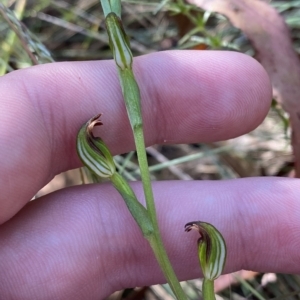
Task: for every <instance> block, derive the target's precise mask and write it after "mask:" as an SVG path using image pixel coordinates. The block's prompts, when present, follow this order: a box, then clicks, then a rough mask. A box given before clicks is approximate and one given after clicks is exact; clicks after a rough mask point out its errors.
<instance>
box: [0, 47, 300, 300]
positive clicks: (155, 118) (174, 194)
mask: <svg viewBox="0 0 300 300" xmlns="http://www.w3.org/2000/svg"><path fill="white" fill-rule="evenodd" d="M135 72H136V77H137V80H138V82H139V84H140V87H141V96H142V100H143V103H142V106H143V115H144V123H145V136H146V140H147V144H148V145H151V144H155V143H163V142H167V143H195V142H213V141H218V140H225V139H229V138H233V137H235V136H238V135H241V134H244V133H247V132H249V131H250V130H252V129H254V128H255V127H256V126H257V125H258V124H259V123H260V122H261V121H262V120H263V118H264V117H265V115H266V113H267V111H268V109H269V106H270V100H271V87H270V83H269V80H268V77H267V75H266V73H265V71H264V70H263V69H262V67H261V66H260V65H259V64H258V63H256V62H255V61H254V60H253V59H251V58H249V57H247V56H244V55H242V54H238V53H233V52H215V51H214V52H202V51H201V52H199V51H196V52H195V51H180V52H178V51H172V52H162V53H155V54H151V55H147V56H143V57H139V58H136V59H135ZM0 99H1V100H0V116H1V117H0V120H1V126H0V143H1V148H0V158H1V178H0V190H1V193H0V223H3V225H1V227H0V270H1V272H0V295H1V296H0V298H1V299H22V300H26V299H31V300H32V299H52V300H53V299H63V300H65V299H100V298H101V299H102V298H104V297H105V296H107V295H109V294H110V293H112V292H113V291H115V290H119V289H122V288H125V287H135V286H143V285H150V284H154V283H161V282H164V278H163V275H162V273H161V271H160V269H159V267H158V264H157V263H156V261H155V258H154V256H153V254H152V251H151V249H150V247H149V246H148V243H147V241H145V240H144V239H143V237H142V235H141V233H140V231H139V228H138V226H137V225H136V224H135V222H134V220H133V219H132V217H131V215H130V214H129V212H128V211H127V208H126V206H125V204H124V202H123V200H122V198H121V197H120V196H119V194H118V193H117V192H116V191H115V190H114V189H113V188H112V187H111V185H110V184H103V185H85V186H77V187H72V188H67V189H63V190H61V191H58V192H55V193H52V194H49V195H47V196H45V197H42V198H40V199H39V200H37V201H33V202H30V203H29V204H27V203H28V201H29V200H30V199H31V198H32V196H33V195H34V194H35V193H36V192H37V191H38V190H39V189H40V188H42V187H43V186H44V185H45V184H47V183H48V182H49V181H50V180H51V179H52V178H53V176H55V175H56V174H58V173H60V172H62V171H66V170H68V169H72V168H75V167H78V166H80V161H79V159H78V157H77V154H76V149H75V140H76V135H77V132H78V130H79V128H80V126H81V125H82V124H83V123H84V122H86V121H87V120H88V119H89V118H91V117H92V116H94V115H95V114H97V113H99V112H102V113H103V118H102V120H103V122H104V126H102V128H100V131H101V137H102V138H103V140H104V141H105V142H106V144H107V145H108V146H109V148H110V149H111V150H112V152H113V154H118V153H124V152H127V151H130V150H133V148H134V142H133V138H132V133H131V129H130V125H129V122H128V119H127V114H126V111H125V107H124V104H123V99H122V95H121V91H120V88H119V83H118V78H117V74H116V69H115V66H114V63H113V62H112V61H102V62H79V63H56V64H49V65H42V66H38V67H34V68H28V69H25V70H20V71H17V72H13V73H11V74H9V75H6V76H4V77H2V78H0ZM132 186H133V188H134V190H135V192H136V193H137V197H138V198H139V199H142V198H143V196H142V195H143V192H142V187H141V184H140V183H132ZM298 187H299V182H298V180H296V179H284V178H248V179H239V180H230V181H216V182H212V181H190V182H187V181H184V182H182V181H176V182H174V181H164V182H154V183H153V188H154V196H155V200H156V206H157V212H158V218H159V223H160V228H161V231H162V235H163V239H164V241H165V244H166V248H167V250H168V253H169V255H170V258H171V261H172V263H173V265H174V268H175V271H176V273H177V274H178V276H179V279H180V280H186V279H191V278H196V277H199V276H200V275H201V274H200V271H199V266H198V261H197V252H196V251H197V250H196V249H197V247H196V240H197V238H198V236H197V233H195V236H194V238H193V236H192V233H191V234H188V235H187V234H186V233H184V224H186V223H187V222H189V221H191V220H201V221H206V222H210V223H212V224H214V225H215V226H216V227H217V228H218V229H219V230H220V231H221V232H222V234H223V236H224V238H225V240H226V242H227V247H228V258H227V263H226V269H225V271H226V272H232V271H235V270H239V269H251V270H256V271H273V272H287V273H297V272H299V271H300V267H299V264H297V263H295V262H297V261H299V259H300V255H299V250H298V249H299V248H298V245H299V242H300V239H299V237H298V236H299V234H298V231H299V229H298V228H299V223H300V218H299V215H300V201H299V200H298V199H300V195H299V192H297V191H299V188H298ZM26 204H27V205H26ZM25 205H26V206H25Z"/></svg>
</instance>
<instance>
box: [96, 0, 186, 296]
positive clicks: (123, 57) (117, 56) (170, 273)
mask: <svg viewBox="0 0 300 300" xmlns="http://www.w3.org/2000/svg"><path fill="white" fill-rule="evenodd" d="M116 1H117V0H111V2H110V1H109V0H101V3H102V6H103V10H104V14H105V15H106V20H105V21H106V28H107V32H108V35H109V42H110V47H111V49H112V52H113V55H114V60H115V63H116V66H117V69H118V74H119V79H120V84H121V88H122V92H123V97H124V100H125V105H126V109H127V113H128V117H129V121H130V124H131V128H132V130H133V134H134V140H135V145H136V150H137V156H138V161H139V166H140V170H141V177H142V183H143V188H144V194H145V199H146V206H147V213H148V216H149V217H150V220H151V223H152V226H153V229H154V234H153V235H151V238H150V239H149V242H150V245H151V247H152V249H153V251H154V253H155V256H156V258H157V260H158V262H159V264H160V266H161V268H162V271H163V273H164V275H165V277H166V279H167V281H168V283H169V285H170V287H171V288H172V290H173V292H174V294H175V296H176V297H177V299H180V300H181V299H186V296H185V294H184V292H183V290H182V288H181V286H180V284H179V281H178V279H177V277H176V275H175V272H174V270H173V268H172V265H171V263H170V260H169V259H168V256H167V253H166V250H165V248H164V246H163V242H162V238H161V235H160V232H159V227H158V222H157V216H156V210H155V203H154V197H153V191H152V187H151V179H150V172H149V169H148V161H147V155H146V148H145V139H144V133H143V121H142V114H141V104H140V90H139V87H138V84H137V82H136V80H135V77H134V74H133V71H132V61H133V56H132V53H131V50H130V44H129V41H128V38H127V36H126V33H125V32H124V29H123V26H122V22H121V19H120V17H119V16H118V15H117V14H118V13H117V14H116V13H115V12H114V11H113V7H112V3H114V4H115V5H116ZM109 9H111V12H108V10H109ZM123 198H124V195H123Z"/></svg>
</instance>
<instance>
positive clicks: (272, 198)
mask: <svg viewBox="0 0 300 300" xmlns="http://www.w3.org/2000/svg"><path fill="white" fill-rule="evenodd" d="M133 187H134V189H135V191H136V192H137V196H138V197H139V198H142V187H141V184H140V183H136V184H134V185H133ZM299 188H300V186H299V180H294V179H281V178H253V179H240V180H232V181H223V182H213V181H210V182H195V181H194V182H192V181H191V182H180V181H176V184H175V182H172V181H171V182H156V183H155V184H154V192H155V199H156V205H157V211H158V218H159V224H160V228H161V231H162V236H163V239H164V243H165V245H166V248H167V251H168V253H169V255H170V259H171V261H172V264H173V265H174V268H175V271H176V273H177V274H178V276H179V278H180V280H186V279H191V278H197V277H200V275H201V274H200V271H199V265H198V259H197V239H198V238H199V235H198V234H197V233H196V232H193V233H185V232H184V225H185V224H186V223H187V222H189V221H196V220H201V221H206V222H210V223H212V224H213V225H215V226H216V227H217V228H218V229H219V230H220V231H221V233H222V234H223V236H224V238H225V240H226V243H227V248H228V259H227V262H226V267H225V272H233V271H236V270H240V269H251V270H255V271H260V272H264V271H268V272H285V273H299V272H300V264H299V263H297V262H299V260H300V255H299V243H300V238H299V226H300V224H299V222H300V221H299V220H300V218H299V214H300V202H299V193H297V191H299ZM0 249H1V252H0V269H1V273H0V290H1V296H2V298H3V299H24V300H26V299H45V300H46V299H91V300H92V299H100V298H101V299H102V298H104V297H105V296H107V295H108V294H110V293H111V292H113V291H115V290H119V289H122V288H125V287H127V288H128V287H135V286H144V285H150V284H155V283H162V282H164V281H165V280H164V279H163V275H162V273H161V271H160V270H159V267H158V265H157V263H156V261H155V259H154V256H153V254H152V251H151V250H150V248H149V246H148V244H147V242H146V241H145V240H144V239H143V237H142V235H141V233H140V231H139V229H138V227H137V225H136V224H135V222H134V221H133V219H132V217H131V216H130V214H129V212H128V211H127V208H126V207H125V205H124V203H123V201H122V199H121V197H120V196H119V195H118V194H117V192H116V191H114V190H113V189H112V187H111V186H110V185H109V184H107V185H101V186H100V185H89V186H80V187H75V188H69V189H65V190H63V191H60V192H56V193H53V194H49V195H48V196H46V197H44V198H43V199H41V200H38V201H33V202H31V203H30V204H29V205H28V206H27V207H25V209H23V210H22V211H21V212H20V213H19V214H17V215H16V216H15V217H14V218H13V219H12V220H10V221H8V222H6V223H5V224H3V225H2V226H1V227H0Z"/></svg>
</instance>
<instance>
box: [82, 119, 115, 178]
mask: <svg viewBox="0 0 300 300" xmlns="http://www.w3.org/2000/svg"><path fill="white" fill-rule="evenodd" d="M100 116H101V114H99V115H97V116H95V117H94V118H92V119H90V120H89V121H88V122H87V123H86V124H84V125H83V126H82V127H81V129H80V130H79V133H78V135H77V153H78V156H79V157H80V159H81V161H82V162H83V164H84V165H85V166H86V167H87V168H88V169H89V170H90V171H91V172H93V173H94V174H96V175H97V176H99V177H104V178H107V177H111V176H112V175H113V174H114V173H115V171H116V166H115V163H114V160H113V157H112V155H111V153H110V151H109V150H108V148H107V146H106V145H105V143H104V142H103V140H102V139H101V138H99V137H94V135H93V129H94V127H95V126H99V125H103V123H102V122H101V121H100V120H99V118H100Z"/></svg>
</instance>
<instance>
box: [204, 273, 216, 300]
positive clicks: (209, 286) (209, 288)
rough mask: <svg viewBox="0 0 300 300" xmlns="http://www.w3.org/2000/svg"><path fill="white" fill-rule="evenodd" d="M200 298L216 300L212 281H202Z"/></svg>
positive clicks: (205, 279)
mask: <svg viewBox="0 0 300 300" xmlns="http://www.w3.org/2000/svg"><path fill="white" fill-rule="evenodd" d="M202 298H203V300H216V297H215V291H214V281H213V280H210V279H207V278H204V279H203V283H202Z"/></svg>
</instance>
